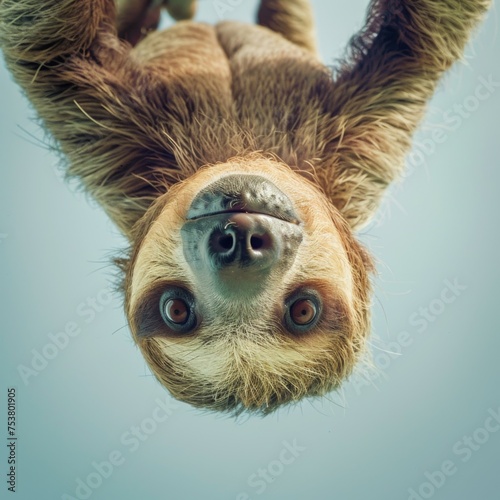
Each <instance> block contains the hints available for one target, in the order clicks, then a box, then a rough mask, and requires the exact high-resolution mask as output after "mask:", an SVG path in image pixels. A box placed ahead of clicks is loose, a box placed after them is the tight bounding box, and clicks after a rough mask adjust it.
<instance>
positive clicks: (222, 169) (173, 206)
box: [126, 155, 370, 412]
mask: <svg viewBox="0 0 500 500" xmlns="http://www.w3.org/2000/svg"><path fill="white" fill-rule="evenodd" d="M230 173H231V174H233V173H241V174H248V173H250V174H251V173H259V175H264V176H265V177H267V178H268V179H269V180H271V181H272V182H274V183H275V184H276V185H277V186H278V187H279V188H280V189H281V190H282V191H284V192H286V193H287V194H288V195H289V196H290V197H291V198H292V200H293V203H294V205H295V207H296V209H297V211H298V213H299V217H300V218H301V219H302V221H303V228H304V239H303V241H302V243H301V245H300V246H299V249H298V253H297V256H296V259H295V261H294V263H293V265H292V267H291V268H290V269H288V270H287V272H286V273H285V275H284V276H282V277H280V278H281V279H280V280H279V281H274V282H272V283H268V284H267V286H266V289H265V291H264V292H263V293H261V294H260V295H258V296H256V297H253V298H252V300H251V301H248V302H238V301H232V302H231V301H228V300H227V299H225V298H224V297H220V296H218V295H217V293H216V290H213V289H206V287H205V288H204V287H203V286H202V285H201V284H200V283H199V281H198V280H197V277H196V276H195V275H193V273H192V272H191V270H190V268H189V266H188V265H187V263H186V261H185V259H184V255H183V251H182V242H181V237H180V228H181V226H182V224H183V223H184V221H185V214H186V211H187V208H188V206H189V204H190V203H191V200H192V199H193V197H194V196H195V194H196V193H197V192H198V191H199V190H200V189H201V188H202V187H204V186H205V184H206V183H207V182H211V181H213V180H215V179H217V178H218V177H222V176H224V175H228V174H230ZM160 203H161V204H163V203H164V206H163V209H162V211H161V213H160V214H159V216H158V217H157V219H156V220H155V221H154V222H152V223H151V224H150V226H149V230H148V231H147V233H146V235H145V237H144V238H143V240H142V241H141V242H140V247H139V249H138V251H137V253H136V255H135V258H134V262H133V270H132V272H131V273H130V281H129V283H128V284H127V285H126V289H127V290H129V294H130V295H129V300H128V315H129V320H130V324H131V326H132V331H133V333H134V334H135V339H136V341H137V342H138V344H139V347H140V348H141V351H142V352H143V354H144V356H145V358H146V360H147V362H148V364H149V366H150V368H151V370H152V371H153V373H154V374H155V376H156V377H157V378H158V379H159V380H160V381H161V382H162V383H163V384H164V385H165V386H166V387H167V388H168V389H169V390H170V391H171V392H172V393H173V394H174V395H175V396H176V397H178V398H179V399H182V400H185V401H187V402H189V403H192V404H194V405H199V406H204V407H209V408H213V409H226V410H227V409H229V410H233V411H240V410H241V409H243V408H244V409H247V410H259V411H263V412H268V411H271V410H272V409H274V408H275V407H276V406H278V405H279V404H282V403H285V402H290V401H297V400H299V399H300V398H302V397H303V396H305V395H319V394H323V393H325V392H327V391H329V390H331V389H333V388H335V387H336V386H338V385H339V383H340V382H341V380H343V379H344V378H345V377H346V376H347V375H348V374H349V373H350V372H351V370H352V367H353V365H354V364H355V362H356V360H357V359H358V358H359V356H360V354H361V352H362V350H363V346H364V338H365V336H366V334H367V328H368V304H367V295H368V286H367V283H368V282H367V272H368V270H369V269H370V263H369V261H368V258H367V257H366V256H365V257H363V253H362V250H361V248H360V247H358V245H357V244H355V243H354V242H353V240H352V237H351V236H350V234H349V229H348V228H347V226H346V225H345V224H343V223H342V219H341V217H340V216H339V214H338V213H336V212H335V210H332V209H330V208H329V205H328V202H327V200H326V199H325V198H324V196H323V195H322V194H321V192H320V191H319V190H318V189H317V188H315V187H314V185H313V184H312V183H309V182H308V181H306V179H305V178H304V177H302V176H300V175H298V174H297V173H295V172H293V171H292V170H291V169H290V168H288V167H286V166H285V165H283V164H280V163H278V162H277V161H275V160H271V159H267V158H264V157H262V158H258V157H257V158H256V155H253V157H251V158H248V159H245V158H243V159H233V160H230V161H229V162H227V163H224V164H220V165H216V166H209V167H206V168H205V169H202V170H200V171H199V172H198V173H197V174H195V175H194V176H193V177H191V178H190V179H188V180H186V181H184V182H183V183H182V185H180V186H176V188H175V190H173V192H170V193H167V194H166V195H165V200H161V202H160ZM363 258H364V260H363ZM367 268H368V269H367ZM170 283H175V284H177V285H182V286H184V287H185V288H187V289H189V290H191V291H192V293H193V294H194V295H195V297H196V298H197V301H200V302H201V303H203V305H204V315H203V319H202V320H201V323H200V325H199V326H198V328H197V329H196V331H195V332H194V333H191V334H189V335H186V336H182V335H168V334H165V333H164V332H162V331H158V334H157V335H152V336H149V337H148V338H141V337H140V335H137V333H138V332H137V331H136V330H135V329H136V328H137V325H135V324H134V319H133V318H134V314H135V312H136V311H137V309H138V308H139V307H141V306H142V307H144V301H146V302H148V301H150V300H151V298H150V297H151V292H152V291H153V290H158V288H159V289H160V290H161V289H162V288H164V287H165V288H166V287H168V285H169V284H170ZM242 286H243V287H244V286H245V284H244V283H242ZM304 286H308V287H310V288H314V289H315V290H316V291H317V292H318V293H319V294H320V296H321V298H322V301H323V311H322V319H321V320H320V322H319V323H318V324H317V325H316V327H315V328H314V330H313V331H310V332H308V333H307V334H304V335H296V334H293V333H291V332H288V331H287V330H286V327H285V326H284V324H283V304H284V301H285V298H286V297H287V296H288V295H289V294H291V293H292V292H293V291H294V290H296V289H298V288H300V287H304ZM153 296H155V294H154V293H153ZM156 296H157V295H156ZM146 307H151V304H148V305H147V306H146ZM152 307H153V309H154V308H156V309H157V314H158V315H159V309H158V304H153V306H152Z"/></svg>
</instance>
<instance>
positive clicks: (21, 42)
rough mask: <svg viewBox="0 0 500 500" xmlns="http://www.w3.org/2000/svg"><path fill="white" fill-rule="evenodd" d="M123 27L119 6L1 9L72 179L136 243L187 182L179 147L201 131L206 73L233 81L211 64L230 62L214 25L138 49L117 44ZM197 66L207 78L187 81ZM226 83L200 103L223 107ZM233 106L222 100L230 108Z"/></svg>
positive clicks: (3, 0) (13, 58)
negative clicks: (164, 197)
mask: <svg viewBox="0 0 500 500" xmlns="http://www.w3.org/2000/svg"><path fill="white" fill-rule="evenodd" d="M115 24H116V12H115V2H114V1H113V0H0V47H1V49H2V51H3V55H4V58H5V62H6V65H7V67H8V69H9V70H10V71H11V73H12V74H13V76H14V79H15V80H16V82H17V83H18V84H19V85H20V86H21V87H22V89H23V90H24V92H25V94H26V96H27V97H28V99H29V101H30V102H31V103H32V104H33V106H34V108H35V110H36V112H37V114H38V116H39V117H40V119H41V120H42V122H43V125H44V126H45V128H46V129H47V130H48V131H49V132H50V134H51V135H52V136H53V137H54V138H55V140H56V147H57V151H58V152H60V153H61V157H62V158H63V159H64V161H65V163H67V175H68V176H69V177H74V178H77V179H79V181H80V182H81V184H82V185H83V187H84V188H85V189H86V191H87V192H89V193H90V194H91V195H92V196H93V197H94V198H95V199H96V200H97V201H98V202H99V203H100V204H101V205H102V206H103V208H104V209H105V211H106V212H107V213H108V215H109V216H110V217H111V219H112V220H114V222H115V223H116V224H117V225H118V227H119V228H120V229H121V230H122V232H123V233H124V234H125V235H126V236H128V237H129V238H130V237H133V236H132V228H133V225H134V223H135V222H136V221H137V220H138V219H139V218H140V217H141V216H142V215H143V214H144V212H145V211H146V210H147V208H148V207H149V206H150V204H151V203H152V202H153V201H154V200H155V199H156V198H157V197H158V195H159V192H158V191H159V190H160V189H162V192H164V189H165V188H164V186H165V185H167V186H168V185H170V184H172V183H174V182H176V181H178V180H180V179H181V178H182V174H183V172H181V171H180V169H179V166H178V158H176V155H175V151H174V147H173V146H172V143H173V142H175V141H177V142H178V141H179V140H180V139H177V137H183V136H184V135H185V134H182V133H180V132H179V130H182V127H183V126H185V127H192V126H193V125H192V124H191V123H190V122H189V120H190V117H191V116H192V112H191V111H192V108H193V107H194V106H196V105H198V102H195V103H193V99H192V96H191V95H190V93H189V89H190V86H191V87H193V88H195V89H197V85H198V86H199V82H200V81H206V80H207V77H206V72H210V71H212V72H217V73H218V74H219V75H224V67H222V68H221V67H220V58H219V59H217V58H216V59H217V61H212V60H210V59H207V53H212V52H213V50H212V49H213V47H215V49H218V50H219V51H220V56H221V57H223V58H224V61H226V59H225V56H224V54H223V53H222V50H221V49H220V47H219V46H218V43H217V39H216V36H215V32H214V30H213V28H211V27H209V26H206V25H195V24H192V23H186V24H184V25H183V26H184V28H185V29H184V31H182V29H183V28H182V26H180V27H179V28H176V29H177V31H172V34H171V35H164V33H166V32H162V33H153V34H151V35H149V36H148V37H146V39H145V40H143V41H142V42H140V43H139V44H138V45H137V47H135V48H132V47H131V46H130V45H129V44H127V43H124V42H121V41H120V40H119V39H118V36H117V33H116V26H115ZM169 31H170V30H169ZM162 35H163V36H164V38H161V37H162ZM191 39H192V42H190V40H191ZM162 40H164V41H163V42H162ZM190 43H191V45H189V44H190ZM148 44H149V46H148ZM176 44H177V45H176ZM186 45H189V47H187V48H186ZM169 46H173V49H172V50H170V49H167V47H169ZM192 46H195V47H196V46H197V47H199V49H198V51H199V53H193V51H191V50H190V49H191V48H192ZM162 54H163V55H164V57H161V56H162ZM146 55H148V57H149V60H146V59H147V57H146ZM194 59H196V60H197V61H198V60H203V61H205V64H202V65H201V66H202V70H203V71H204V72H205V73H204V74H202V75H189V74H186V71H185V70H186V67H189V68H191V67H193V66H194V65H193V64H191V63H189V60H191V61H192V60H194ZM186 61H187V62H186ZM198 62H200V61H198ZM169 65H171V67H169ZM198 66H200V64H198ZM226 66H227V64H226ZM179 69H180V73H181V74H180V75H179ZM182 71H184V73H182ZM200 71H201V70H200ZM226 72H227V73H229V69H228V68H226ZM227 79H229V75H227ZM222 80H223V79H222V76H221V77H220V78H219V81H218V82H217V85H215V84H213V85H206V84H205V87H210V88H209V89H207V90H206V92H207V93H211V95H210V97H211V98H210V99H208V98H205V99H203V95H202V94H197V95H198V96H199V101H202V102H210V103H213V106H214V107H215V108H217V107H218V108H220V107H221V106H222V105H221V104H220V102H217V96H216V95H215V93H216V92H218V93H219V94H220V93H221V89H223V88H224V82H223V81H222ZM226 86H227V87H228V92H229V83H227V84H226ZM212 94H214V95H212ZM226 97H227V96H224V95H223V96H221V97H220V99H221V100H222V101H223V102H224V105H225V106H226V107H227V105H226V104H225V103H226V101H227V99H226ZM201 107H202V106H201ZM202 111H205V112H207V113H208V114H209V111H206V110H205V109H204V108H203V107H202ZM214 115H215V113H214ZM172 123H174V125H172ZM173 126H177V127H178V128H177V130H174V132H176V131H177V137H176V139H175V141H172V140H171V137H172V135H175V134H174V133H173V132H172V127H173ZM179 147H180V148H181V149H182V148H186V147H189V145H188V146H185V145H184V144H181V145H180V146H179ZM160 186H161V187H160Z"/></svg>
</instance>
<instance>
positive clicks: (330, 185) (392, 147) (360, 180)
mask: <svg viewBox="0 0 500 500" xmlns="http://www.w3.org/2000/svg"><path fill="white" fill-rule="evenodd" d="M489 5H490V1H489V0H374V1H372V3H371V4H370V7H369V11H368V12H369V15H368V20H367V23H366V25H365V28H364V29H363V30H362V31H361V33H359V34H358V35H357V36H355V37H354V38H353V39H352V40H351V43H350V47H349V55H350V57H348V59H347V61H344V63H343V64H342V65H341V67H340V68H339V70H338V72H337V75H336V79H335V85H334V89H333V93H332V99H331V101H330V105H329V112H330V113H331V116H332V119H331V121H330V123H329V125H328V128H329V136H330V137H331V141H330V143H329V145H328V147H327V148H326V151H325V156H324V158H325V163H324V164H323V166H324V168H322V169H320V170H319V172H318V174H319V175H320V176H322V180H323V184H324V186H325V189H326V190H328V194H329V197H330V199H331V200H332V202H333V203H334V205H335V206H337V208H339V209H340V210H341V212H342V213H343V215H344V217H345V218H346V219H347V220H348V221H349V223H350V224H351V226H352V227H353V228H359V227H360V226H362V225H363V224H365V223H366V222H367V221H368V220H369V218H370V217H371V216H372V215H373V213H374V212H375V210H376V209H377V207H378V205H379V202H380V199H381V196H382V194H383V192H384V190H385V189H386V187H387V186H388V185H389V184H390V182H391V181H393V180H394V179H395V178H396V177H397V175H398V174H399V173H400V172H401V170H402V166H403V163H404V157H405V155H406V154H407V153H408V152H409V150H410V147H411V137H412V135H413V133H414V131H415V129H416V127H417V126H418V124H419V122H420V121H421V120H422V117H423V113H424V111H425V107H426V103H427V102H428V100H429V99H430V98H431V96H432V94H433V93H434V90H435V88H436V85H437V83H438V81H439V79H440V77H441V76H442V75H443V73H444V72H445V71H446V70H448V69H449V68H450V66H451V65H452V64H453V62H454V61H455V60H457V59H458V58H460V57H461V55H462V54H463V50H464V47H465V44H466V43H467V41H468V39H469V37H470V34H471V31H472V29H473V28H474V27H475V26H476V25H477V23H478V22H479V21H480V20H481V18H482V17H483V15H484V13H485V12H486V10H487V8H488V6H489Z"/></svg>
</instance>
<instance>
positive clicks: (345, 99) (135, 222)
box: [0, 0, 490, 415]
mask: <svg viewBox="0 0 500 500" xmlns="http://www.w3.org/2000/svg"><path fill="white" fill-rule="evenodd" d="M489 3H490V2H489V0H372V1H371V3H370V4H369V6H368V12H367V18H366V23H365V25H364V28H363V29H362V30H361V31H360V32H359V33H358V34H356V35H355V36H353V38H352V40H351V41H350V43H349V46H348V49H347V51H346V56H345V58H344V59H342V60H341V61H339V62H338V64H337V65H336V67H335V70H334V71H333V72H332V71H331V70H330V69H329V68H328V67H326V66H325V65H324V64H323V63H322V62H321V60H320V57H319V55H318V51H317V45H316V40H315V28H314V20H313V13H312V8H311V5H310V4H309V2H308V0H262V1H261V2H260V5H259V7H258V13H257V24H255V25H252V24H245V23H240V22H234V21H222V22H219V23H218V24H216V25H215V26H212V25H209V24H206V23H201V22H194V21H192V16H193V15H194V13H195V10H196V5H195V2H193V1H191V0H168V1H166V2H165V1H163V2H162V1H157V0H118V1H117V2H116V4H115V2H114V1H113V0H0V44H1V48H2V51H3V55H4V58H5V61H6V64H7V67H8V68H9V70H10V71H11V72H12V75H13V77H14V79H15V81H16V82H17V83H18V84H19V85H20V86H21V87H22V89H23V91H24V92H25V95H26V96H27V98H28V99H29V101H30V102H31V103H32V104H33V106H34V108H35V110H36V112H37V114H38V116H39V118H40V120H41V122H42V124H43V126H44V127H45V128H46V130H47V131H48V132H49V133H50V136H51V137H53V139H54V140H55V145H56V147H57V151H58V152H59V153H60V154H61V157H62V158H64V162H65V166H66V167H67V170H66V172H67V177H68V178H76V179H78V181H79V182H80V183H81V186H82V187H83V189H85V191H86V192H87V193H89V195H90V196H91V197H93V199H95V200H96V201H97V202H98V203H99V204H100V205H101V206H102V208H103V209H104V211H105V212H106V213H107V214H108V216H109V217H110V218H111V219H112V220H113V221H114V223H116V225H117V226H118V228H119V229H120V230H121V232H122V233H123V234H124V236H125V237H126V238H127V241H128V242H129V248H128V249H127V250H126V251H125V252H124V253H123V254H121V255H119V256H117V257H116V258H115V259H114V261H115V263H116V264H117V266H118V270H119V274H120V290H121V291H122V293H123V299H124V309H125V313H126V316H127V320H128V324H129V326H130V330H131V333H132V336H133V339H134V341H135V342H136V344H137V346H138V347H139V349H140V351H141V352H142V354H143V355H144V358H145V360H146V362H147V364H148V365H149V367H150V369H151V371H152V373H153V374H154V376H155V377H156V378H157V379H158V381H160V383H161V384H162V385H164V386H165V387H166V388H167V389H168V390H169V391H170V393H171V394H172V395H173V396H174V397H175V398H177V399H178V400H181V401H184V402H186V403H189V404H191V405H193V406H195V407H198V408H203V409H206V410H213V411H220V412H228V413H230V414H234V415H237V414H240V413H241V412H250V413H258V414H268V413H270V412H272V411H274V410H276V409H277V408H279V407H281V406H282V405H285V404H291V403H295V402H298V401H300V400H301V399H302V398H304V397H318V396H324V395H326V394H327V393H329V392H330V391H334V390H336V389H338V388H339V387H340V385H341V384H342V382H343V381H344V380H345V379H347V378H348V376H349V375H350V374H351V373H352V371H353V369H354V367H355V366H356V365H357V364H358V363H361V362H362V360H363V359H365V358H366V355H367V351H368V349H367V346H366V344H367V338H368V336H369V333H370V306H371V300H372V299H371V296H372V285H371V281H372V278H373V274H374V273H375V266H374V263H373V262H374V261H373V258H372V256H371V255H370V254H369V252H368V251H367V250H366V249H365V248H364V247H363V245H362V244H361V243H360V242H359V241H358V240H357V238H356V232H357V231H359V229H360V228H362V227H363V226H365V225H366V224H367V223H368V222H369V221H370V219H371V218H372V217H373V215H374V213H375V211H376V210H377V207H378V206H379V204H380V201H381V199H382V197H383V194H384V192H385V190H386V188H387V187H388V186H389V185H390V184H391V182H393V181H394V180H395V179H396V178H397V177H398V175H399V174H400V173H401V171H402V169H403V165H404V159H405V155H406V154H407V153H408V151H409V150H410V148H411V139H412V135H413V134H414V131H415V129H416V127H417V126H418V125H419V123H420V122H421V120H422V118H423V115H424V112H425V108H426V104H427V102H428V101H429V99H430V98H431V96H432V95H433V93H434V91H435V89H436V86H437V84H438V82H439V81H440V79H441V77H442V76H443V74H444V73H445V72H446V71H447V70H448V69H449V68H450V67H451V65H452V64H453V63H454V62H455V61H456V60H457V59H459V58H460V57H461V55H462V54H463V50H464V47H465V45H466V43H467V41H468V40H469V38H470V36H471V33H472V31H473V30H474V28H475V27H476V26H477V24H478V23H479V21H480V20H481V19H482V18H483V16H484V14H485V12H486V11H487V9H488V7H489ZM339 5H340V4H339ZM163 8H166V9H167V10H168V11H169V12H170V14H171V15H172V17H174V18H175V19H176V20H177V21H178V22H177V23H175V24H174V25H173V26H172V27H171V28H169V29H166V30H163V31H159V30H157V29H156V28H157V27H158V24H159V20H160V14H161V10H162V9H163Z"/></svg>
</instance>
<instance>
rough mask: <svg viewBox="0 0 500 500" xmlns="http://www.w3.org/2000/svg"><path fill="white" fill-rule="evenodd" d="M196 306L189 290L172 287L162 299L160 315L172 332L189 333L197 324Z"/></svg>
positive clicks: (165, 292) (164, 293)
mask: <svg viewBox="0 0 500 500" xmlns="http://www.w3.org/2000/svg"><path fill="white" fill-rule="evenodd" d="M194 305H195V301H194V297H193V296H192V295H191V294H190V293H189V292H188V291H187V290H185V289H184V288H180V287H171V288H169V289H167V290H165V291H164V292H163V294H162V296H161V297H160V314H161V317H162V319H163V321H164V322H165V324H166V325H167V326H168V327H169V328H170V329H171V330H173V331H175V332H178V333H188V332H190V331H191V330H193V329H194V328H195V327H196V323H197V321H196V313H195V308H194Z"/></svg>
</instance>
